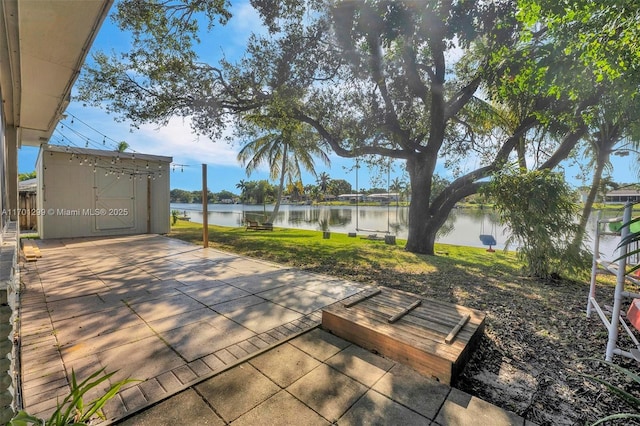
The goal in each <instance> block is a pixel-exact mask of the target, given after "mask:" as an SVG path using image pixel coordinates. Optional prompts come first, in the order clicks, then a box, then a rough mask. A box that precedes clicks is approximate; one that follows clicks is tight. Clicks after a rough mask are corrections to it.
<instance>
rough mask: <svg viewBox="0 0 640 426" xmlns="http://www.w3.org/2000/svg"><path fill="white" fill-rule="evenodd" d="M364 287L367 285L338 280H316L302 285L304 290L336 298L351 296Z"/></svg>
mask: <svg viewBox="0 0 640 426" xmlns="http://www.w3.org/2000/svg"><path fill="white" fill-rule="evenodd" d="M366 287H367V286H363V285H358V284H354V283H350V282H347V281H339V280H325V281H317V282H313V283H309V284H305V285H304V288H305V289H306V290H309V291H312V292H314V293H319V294H322V295H323V296H328V297H331V298H333V299H338V300H342V299H346V298H347V297H349V296H353V295H354V294H356V293H358V292H360V291H362V290H364V289H365V288H366Z"/></svg>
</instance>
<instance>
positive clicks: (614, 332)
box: [605, 203, 633, 361]
mask: <svg viewBox="0 0 640 426" xmlns="http://www.w3.org/2000/svg"><path fill="white" fill-rule="evenodd" d="M632 209H633V204H632V203H627V204H626V205H625V206H624V215H623V216H622V225H623V227H622V229H621V230H620V237H621V240H624V239H625V237H626V236H627V235H629V221H630V220H631V210H632ZM618 256H620V260H619V261H618V270H617V273H616V290H615V293H614V294H615V295H614V298H613V311H612V312H611V324H610V325H609V341H608V342H607V352H606V353H605V359H606V360H607V361H611V359H612V358H613V352H614V349H616V347H617V340H618V324H619V323H620V310H621V306H622V292H623V291H624V282H625V279H626V273H627V271H626V269H627V257H626V256H627V245H626V244H625V245H622V246H620V250H619V252H618Z"/></svg>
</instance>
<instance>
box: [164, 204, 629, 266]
mask: <svg viewBox="0 0 640 426" xmlns="http://www.w3.org/2000/svg"><path fill="white" fill-rule="evenodd" d="M171 209H172V210H179V211H180V212H183V211H186V212H187V214H188V216H190V217H191V220H192V221H194V222H198V223H202V208H201V206H200V205H197V204H171ZM271 209H272V206H261V205H259V206H256V205H241V204H235V205H234V204H231V205H229V204H210V205H209V207H208V210H209V214H208V220H209V223H210V224H212V225H220V226H231V227H240V226H244V220H245V219H246V220H254V221H258V222H265V221H266V220H268V217H269V215H270V214H271ZM620 214H621V212H620V213H618V212H610V213H607V215H608V216H612V217H613V216H618V215H620ZM323 219H324V220H328V223H329V229H330V230H331V231H332V232H339V233H344V234H346V233H348V232H359V233H361V234H373V233H376V234H385V233H390V234H394V235H396V236H397V237H398V238H401V239H406V238H407V234H408V223H409V208H408V207H396V206H359V207H356V206H294V205H283V206H281V207H280V211H279V212H278V215H277V217H276V219H275V221H274V225H275V226H278V227H284V228H298V229H310V230H316V231H317V230H320V229H321V227H320V221H321V220H323ZM587 229H588V231H589V233H590V235H589V236H588V238H589V241H592V240H593V239H592V235H593V230H594V229H595V217H592V219H591V221H590V224H589V225H588V227H587ZM480 234H491V235H493V236H494V237H495V239H496V241H497V244H496V245H495V246H494V248H496V249H503V248H505V242H506V240H507V238H508V237H509V229H508V228H507V227H505V226H502V225H500V224H499V223H498V217H497V214H496V212H495V211H493V209H487V208H485V209H454V210H452V211H451V214H450V215H449V217H448V218H447V221H446V222H445V224H444V226H443V227H442V228H441V229H440V230H439V232H438V235H437V239H436V241H438V242H440V243H446V244H455V245H462V246H471V247H483V245H482V242H481V241H480V238H479V236H480ZM618 241H619V238H618V237H611V236H607V237H603V238H602V240H601V245H600V252H601V253H602V255H603V257H604V258H605V259H614V258H615V257H616V256H615V251H616V246H617V244H618ZM587 244H588V245H589V248H592V247H591V244H592V243H591V242H588V243H587ZM509 248H510V249H513V248H514V247H509Z"/></svg>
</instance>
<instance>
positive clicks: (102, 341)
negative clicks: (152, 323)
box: [60, 323, 155, 362]
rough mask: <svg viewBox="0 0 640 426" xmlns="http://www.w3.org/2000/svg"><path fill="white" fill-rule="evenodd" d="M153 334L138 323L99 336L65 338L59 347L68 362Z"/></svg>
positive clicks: (146, 327) (152, 335) (144, 325)
mask: <svg viewBox="0 0 640 426" xmlns="http://www.w3.org/2000/svg"><path fill="white" fill-rule="evenodd" d="M154 336H155V334H154V332H153V330H151V329H150V328H149V327H148V326H147V325H146V324H143V323H140V324H138V325H134V326H131V327H127V328H125V329H122V330H117V331H112V332H110V333H105V334H101V335H99V336H86V337H84V338H80V339H77V340H65V345H64V346H62V347H61V348H60V353H61V354H62V358H63V359H64V360H65V362H68V361H69V360H74V359H78V358H82V357H85V356H87V355H89V354H92V353H98V352H104V351H107V350H109V349H112V348H117V347H120V346H123V345H126V344H129V343H133V342H138V341H140V340H143V339H146V338H149V337H154Z"/></svg>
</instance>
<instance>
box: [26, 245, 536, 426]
mask: <svg viewBox="0 0 640 426" xmlns="http://www.w3.org/2000/svg"><path fill="white" fill-rule="evenodd" d="M38 246H39V247H40V250H41V252H42V258H40V259H38V260H37V261H36V262H26V263H23V264H22V266H21V279H22V286H23V290H22V296H21V297H22V306H21V312H20V321H21V331H20V340H21V351H22V357H21V364H22V375H21V378H22V384H21V385H22V386H21V388H22V396H23V405H24V407H25V409H26V410H27V411H28V412H30V413H32V414H36V415H40V416H43V417H44V416H46V415H47V414H49V413H51V412H52V411H53V410H54V409H55V406H56V403H57V400H58V398H61V397H62V396H63V395H65V394H66V393H68V391H69V385H68V384H69V382H70V377H71V372H72V371H75V373H76V375H77V376H78V378H79V379H82V378H84V377H87V376H88V375H90V374H92V373H94V372H96V371H97V370H99V369H100V368H103V367H104V368H106V369H107V371H109V372H110V371H115V370H117V371H118V372H117V374H116V375H115V376H114V377H113V380H119V379H123V378H125V377H131V378H135V379H139V380H140V381H139V382H135V383H131V384H129V385H127V386H126V387H125V388H124V389H123V390H121V392H120V393H119V394H118V395H117V397H116V398H114V399H113V400H111V401H110V403H109V404H108V405H107V407H106V409H105V414H106V415H107V417H108V421H107V422H105V424H106V423H112V422H114V421H118V420H120V419H124V420H123V421H122V423H123V424H127V425H137V424H140V425H145V424H147V425H163V424H166V425H171V424H196V423H197V424H229V423H233V424H234V425H235V424H329V423H332V422H338V423H339V424H388V423H389V420H390V419H393V423H402V424H440V425H449V424H460V425H462V424H474V425H477V424H487V425H489V424H491V425H507V424H514V425H524V424H525V421H524V420H523V419H522V418H520V417H518V416H516V415H514V414H512V413H508V412H506V411H503V410H501V409H499V408H497V407H494V406H492V405H490V404H488V403H486V402H484V401H481V400H479V399H477V398H474V397H471V396H469V395H466V394H464V393H463V392H460V391H458V390H456V389H452V388H449V387H448V386H444V385H441V384H439V383H437V382H435V381H433V380H431V379H427V378H425V377H422V376H420V375H418V374H417V373H415V372H413V371H412V370H410V369H409V368H407V367H404V366H402V365H400V364H397V363H395V362H393V361H391V360H388V359H384V358H382V357H379V356H376V355H374V354H371V353H369V352H367V351H365V350H363V349H361V348H359V347H357V346H355V345H352V344H350V343H349V342H346V341H344V340H342V339H338V338H337V337H335V336H333V335H331V334H329V333H326V332H325V331H323V330H321V329H320V328H317V327H318V325H319V323H320V319H321V310H322V308H323V307H325V306H328V305H330V304H332V303H335V302H337V301H339V300H342V299H344V298H346V297H349V296H351V295H354V294H356V293H358V292H360V291H363V290H365V289H367V288H368V287H366V286H363V285H360V284H356V283H353V282H349V281H345V280H339V279H336V278H332V277H327V276H321V275H316V274H311V273H307V272H303V271H299V270H296V269H294V268H287V267H282V266H279V265H275V264H271V263H268V262H263V261H259V260H255V259H249V258H246V257H243V256H239V255H234V254H229V253H224V252H221V251H217V250H214V249H203V248H200V247H197V246H194V245H192V244H188V243H185V242H182V241H179V240H175V239H171V238H167V237H162V236H157V235H139V236H128V237H118V238H103V239H69V240H45V241H38ZM145 409H146V410H145ZM483 419H484V422H483V421H482V420H483ZM470 421H472V422H473V423H469V422H470ZM527 424H529V423H527Z"/></svg>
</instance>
